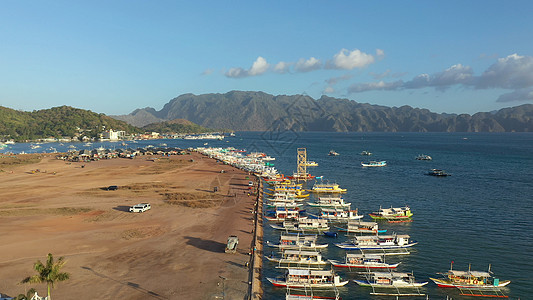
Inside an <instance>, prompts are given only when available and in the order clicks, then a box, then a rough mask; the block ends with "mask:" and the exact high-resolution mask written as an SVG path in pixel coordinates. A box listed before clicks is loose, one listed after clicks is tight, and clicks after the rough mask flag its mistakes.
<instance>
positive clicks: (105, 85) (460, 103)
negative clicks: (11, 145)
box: [0, 0, 533, 114]
mask: <svg viewBox="0 0 533 300" xmlns="http://www.w3.org/2000/svg"><path fill="white" fill-rule="evenodd" d="M532 11H533V2H531V1H487V0H484V1H478V0H470V1H261V2H259V3H258V2H256V1H131V0H128V1H59V0H54V1H24V0H5V1H2V9H1V10H0V28H1V30H0V41H1V42H0V105H1V106H5V107H9V108H14V109H19V110H25V111H31V110H36V109H45V108H51V107H55V106H61V105H69V106H73V107H77V108H82V109H90V110H92V111H95V112H99V113H105V114H128V113H130V112H131V111H133V110H134V109H136V108H143V107H147V106H149V107H153V108H155V109H157V110H159V109H161V108H162V107H163V105H164V104H165V103H167V102H168V101H169V100H170V99H172V98H174V97H177V96H179V95H181V94H185V93H193V94H205V93H226V92H228V91H231V90H245V91H264V92H266V93H270V94H274V95H281V94H286V95H294V94H307V95H309V96H311V97H313V98H315V99H318V98H319V97H320V96H321V95H328V96H331V97H337V98H348V99H351V100H355V101H357V102H362V103H370V104H378V105H385V106H396V107H399V106H402V105H410V106H413V107H419V108H427V109H429V110H431V111H434V112H439V113H442V112H447V113H469V114H472V113H475V112H479V111H492V110H496V109H500V108H503V107H510V106H517V105H521V104H526V103H529V104H532V103H533V18H532V17H531V12H532Z"/></svg>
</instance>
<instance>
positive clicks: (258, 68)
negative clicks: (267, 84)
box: [248, 56, 269, 76]
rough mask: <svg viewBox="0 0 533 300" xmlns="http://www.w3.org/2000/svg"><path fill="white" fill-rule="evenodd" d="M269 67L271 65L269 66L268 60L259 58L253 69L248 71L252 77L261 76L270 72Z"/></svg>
mask: <svg viewBox="0 0 533 300" xmlns="http://www.w3.org/2000/svg"><path fill="white" fill-rule="evenodd" d="M268 67H269V65H268V63H267V61H266V59H264V58H262V57H261V56H259V57H258V58H257V59H256V60H255V61H254V64H253V65H252V67H251V68H250V70H249V71H248V74H250V76H256V75H261V74H263V73H265V72H266V71H267V70H268Z"/></svg>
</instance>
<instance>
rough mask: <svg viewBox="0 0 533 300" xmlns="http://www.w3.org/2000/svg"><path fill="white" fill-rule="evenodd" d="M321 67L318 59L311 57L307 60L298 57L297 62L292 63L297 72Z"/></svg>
mask: <svg viewBox="0 0 533 300" xmlns="http://www.w3.org/2000/svg"><path fill="white" fill-rule="evenodd" d="M321 67H322V63H321V62H320V60H318V59H316V58H314V57H311V58H309V59H307V60H305V59H303V58H300V59H299V60H298V62H296V64H295V65H294V69H295V70H296V71H297V72H310V71H314V70H318V69H320V68H321Z"/></svg>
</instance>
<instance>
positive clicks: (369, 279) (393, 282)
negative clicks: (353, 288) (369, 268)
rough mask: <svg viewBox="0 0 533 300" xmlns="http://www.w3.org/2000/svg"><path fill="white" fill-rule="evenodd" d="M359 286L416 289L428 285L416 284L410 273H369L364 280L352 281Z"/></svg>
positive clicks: (424, 283)
mask: <svg viewBox="0 0 533 300" xmlns="http://www.w3.org/2000/svg"><path fill="white" fill-rule="evenodd" d="M354 282H355V283H357V284H358V285H360V286H370V287H380V288H397V289H400V288H418V287H422V286H424V285H426V284H428V282H427V281H424V282H416V281H415V277H414V276H413V274H412V273H401V272H370V273H368V274H367V276H366V279H365V280H359V279H356V280H354Z"/></svg>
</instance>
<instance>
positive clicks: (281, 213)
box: [265, 207, 307, 222]
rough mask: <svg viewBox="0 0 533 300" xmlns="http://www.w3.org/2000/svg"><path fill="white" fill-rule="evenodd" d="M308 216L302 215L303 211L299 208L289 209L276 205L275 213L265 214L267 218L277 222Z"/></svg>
mask: <svg viewBox="0 0 533 300" xmlns="http://www.w3.org/2000/svg"><path fill="white" fill-rule="evenodd" d="M306 218H307V216H304V215H302V211H300V210H298V208H292V209H289V208H284V207H276V210H275V211H274V214H273V215H266V216H265V219H267V220H269V221H275V222H281V221H285V220H300V219H306Z"/></svg>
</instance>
